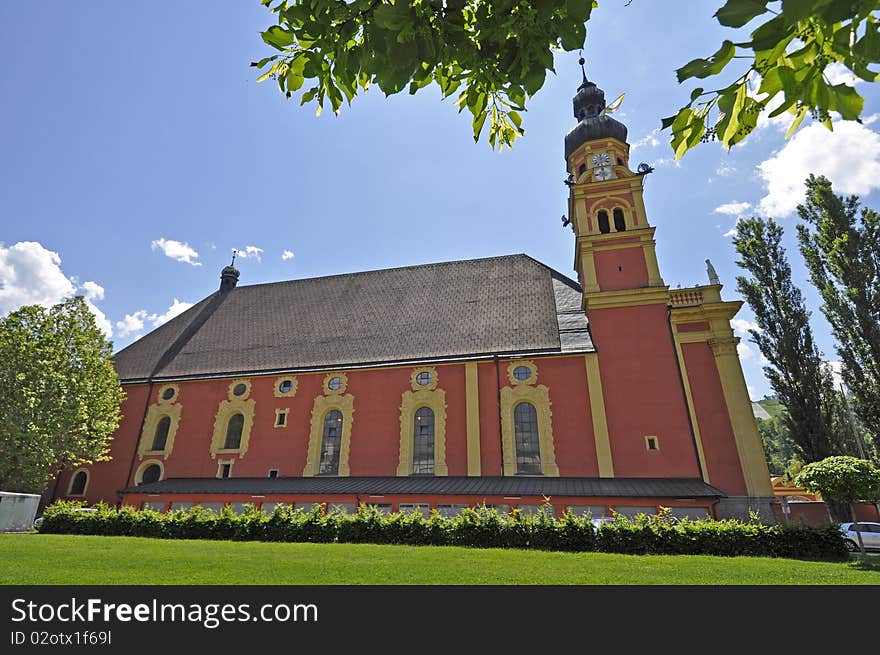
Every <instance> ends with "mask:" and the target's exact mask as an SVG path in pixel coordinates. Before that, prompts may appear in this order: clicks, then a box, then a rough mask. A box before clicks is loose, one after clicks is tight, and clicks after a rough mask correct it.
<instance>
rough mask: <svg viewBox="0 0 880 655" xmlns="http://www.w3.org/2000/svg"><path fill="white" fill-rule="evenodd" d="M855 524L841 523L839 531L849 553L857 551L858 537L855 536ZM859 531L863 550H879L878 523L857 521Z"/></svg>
mask: <svg viewBox="0 0 880 655" xmlns="http://www.w3.org/2000/svg"><path fill="white" fill-rule="evenodd" d="M855 526H856V524H855V523H841V524H840V531H841V532H842V533H843V537H844V539H845V540H846V547H847V549H848V550H850V551H851V552H855V551H857V550H858V549H859V537H858V535H857V534H856V527H855ZM859 531H860V532H861V533H862V543H863V544H864V545H865V550H880V523H871V522H868V521H859Z"/></svg>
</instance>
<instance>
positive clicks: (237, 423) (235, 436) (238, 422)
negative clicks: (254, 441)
mask: <svg viewBox="0 0 880 655" xmlns="http://www.w3.org/2000/svg"><path fill="white" fill-rule="evenodd" d="M243 429H244V414H233V416H232V418H231V419H229V424H228V425H227V426H226V441H225V442H224V444H223V448H224V449H226V450H237V449H239V448H241V431H242V430H243Z"/></svg>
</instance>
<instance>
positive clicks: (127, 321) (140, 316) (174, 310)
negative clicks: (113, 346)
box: [116, 298, 193, 339]
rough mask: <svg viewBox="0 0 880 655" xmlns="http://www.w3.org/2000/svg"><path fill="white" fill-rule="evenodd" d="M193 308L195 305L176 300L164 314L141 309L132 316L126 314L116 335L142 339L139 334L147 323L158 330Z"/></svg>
mask: <svg viewBox="0 0 880 655" xmlns="http://www.w3.org/2000/svg"><path fill="white" fill-rule="evenodd" d="M192 306H193V303H191V302H186V301H183V300H178V299H177V298H175V299H174V302H172V303H171V306H170V307H169V308H168V309H167V310H166V311H165V313H164V314H150V313H148V312H147V310H146V309H139V310H137V311H136V312H133V313H131V314H126V315H125V318H123V319H122V320H121V321H117V322H116V334H117V336H119V337H120V338H127V337H130V336H132V335H134V337H133V338H134V339H140V337H141V335H140V334H139V333H140V331H141V330H143V329H144V328H145V327H146V323H147V321H149V322H150V323H152V324H153V327H154V328H157V327H159V326H160V325H162V324H163V323H167V322H168V321H170V320H171V319H172V318H174V317H175V316H177V315H178V314H182V313H183V312H185V311H186V310H187V309H189V308H190V307H192Z"/></svg>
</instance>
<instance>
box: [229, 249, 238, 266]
mask: <svg viewBox="0 0 880 655" xmlns="http://www.w3.org/2000/svg"><path fill="white" fill-rule="evenodd" d="M237 254H238V249H236V248H233V249H232V263H231V264H230V266H235V256H236V255H237Z"/></svg>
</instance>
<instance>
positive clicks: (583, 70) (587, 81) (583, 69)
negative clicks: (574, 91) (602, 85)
mask: <svg viewBox="0 0 880 655" xmlns="http://www.w3.org/2000/svg"><path fill="white" fill-rule="evenodd" d="M578 63H579V64H580V65H581V75H583V78H584V79H583V81H582V82H581V85H580V86H579V87H578V91H580V90H581V89H583V88H585V87H586V86H587V85H588V84H590V80H588V79H587V69H586V68H584V64H585V63H587V62H586V60H585V59H584V56H583V54H581V58H580V59H578Z"/></svg>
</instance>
